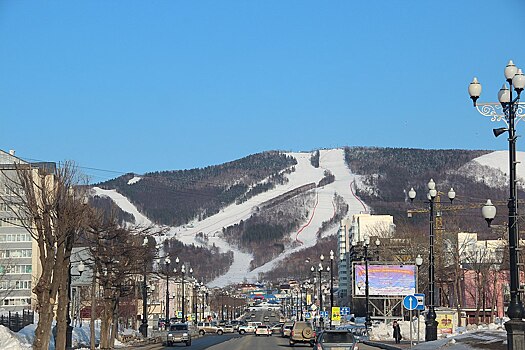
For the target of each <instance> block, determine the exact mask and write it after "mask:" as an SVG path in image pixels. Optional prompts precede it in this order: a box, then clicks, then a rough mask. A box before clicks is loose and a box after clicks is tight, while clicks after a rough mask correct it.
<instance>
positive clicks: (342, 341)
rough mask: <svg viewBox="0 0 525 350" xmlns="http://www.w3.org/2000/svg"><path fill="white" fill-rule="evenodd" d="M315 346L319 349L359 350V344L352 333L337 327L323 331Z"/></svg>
mask: <svg viewBox="0 0 525 350" xmlns="http://www.w3.org/2000/svg"><path fill="white" fill-rule="evenodd" d="M314 348H315V349H318V350H335V349H345V350H346V349H348V350H359V345H358V342H357V339H356V337H355V336H354V335H353V334H352V333H350V332H349V331H346V330H343V329H336V330H324V331H322V332H321V333H320V334H319V336H318V337H317V339H316V341H315V346H314Z"/></svg>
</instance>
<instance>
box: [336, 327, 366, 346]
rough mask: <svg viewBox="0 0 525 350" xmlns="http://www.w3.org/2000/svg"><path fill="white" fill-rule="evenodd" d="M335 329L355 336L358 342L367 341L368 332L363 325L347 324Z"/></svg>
mask: <svg viewBox="0 0 525 350" xmlns="http://www.w3.org/2000/svg"><path fill="white" fill-rule="evenodd" d="M336 329H343V330H346V331H349V332H350V333H352V334H353V335H354V336H355V338H356V339H357V341H358V342H363V341H366V340H369V337H368V331H367V329H366V326H365V325H364V324H355V323H352V324H347V325H344V326H339V327H337V328H336Z"/></svg>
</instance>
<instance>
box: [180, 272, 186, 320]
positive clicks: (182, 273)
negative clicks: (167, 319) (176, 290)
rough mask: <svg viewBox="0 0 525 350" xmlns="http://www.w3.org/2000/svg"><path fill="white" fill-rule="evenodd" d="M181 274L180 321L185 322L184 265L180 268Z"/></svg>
mask: <svg viewBox="0 0 525 350" xmlns="http://www.w3.org/2000/svg"><path fill="white" fill-rule="evenodd" d="M180 272H181V275H182V300H181V302H182V322H186V302H185V295H184V275H185V274H186V267H185V265H182V267H181V269H180Z"/></svg>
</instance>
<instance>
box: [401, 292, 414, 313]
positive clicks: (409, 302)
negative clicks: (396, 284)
mask: <svg viewBox="0 0 525 350" xmlns="http://www.w3.org/2000/svg"><path fill="white" fill-rule="evenodd" d="M403 306H404V307H405V309H407V310H415V309H416V307H417V299H416V297H415V296H413V295H407V296H406V297H404V298H403Z"/></svg>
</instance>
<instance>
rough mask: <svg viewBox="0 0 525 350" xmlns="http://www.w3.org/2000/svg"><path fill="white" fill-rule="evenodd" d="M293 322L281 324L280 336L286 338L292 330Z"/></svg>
mask: <svg viewBox="0 0 525 350" xmlns="http://www.w3.org/2000/svg"><path fill="white" fill-rule="evenodd" d="M292 328H293V323H285V324H283V327H282V330H281V337H283V338H288V337H290V333H291V332H292Z"/></svg>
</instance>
